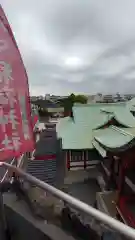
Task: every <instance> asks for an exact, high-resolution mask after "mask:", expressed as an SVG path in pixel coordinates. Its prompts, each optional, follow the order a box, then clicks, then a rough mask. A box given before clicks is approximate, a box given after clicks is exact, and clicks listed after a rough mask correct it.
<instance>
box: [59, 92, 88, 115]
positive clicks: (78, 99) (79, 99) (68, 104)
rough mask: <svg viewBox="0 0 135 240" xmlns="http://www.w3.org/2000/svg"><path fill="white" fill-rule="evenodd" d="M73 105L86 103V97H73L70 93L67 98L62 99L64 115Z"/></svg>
mask: <svg viewBox="0 0 135 240" xmlns="http://www.w3.org/2000/svg"><path fill="white" fill-rule="evenodd" d="M74 103H82V104H85V103H87V97H86V96H84V95H75V94H74V93H71V94H70V95H69V96H68V98H66V99H64V101H63V106H64V110H65V112H66V113H68V112H71V111H72V107H73V105H74Z"/></svg>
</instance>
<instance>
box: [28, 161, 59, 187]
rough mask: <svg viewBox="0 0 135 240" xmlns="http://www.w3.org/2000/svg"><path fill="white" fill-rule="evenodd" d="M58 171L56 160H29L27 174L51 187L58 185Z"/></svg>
mask: <svg viewBox="0 0 135 240" xmlns="http://www.w3.org/2000/svg"><path fill="white" fill-rule="evenodd" d="M56 170H57V165H56V159H52V160H51V159H49V160H28V164H27V173H29V174H31V175H32V176H34V177H36V178H38V179H40V180H41V181H43V182H47V183H49V184H50V185H55V184H56Z"/></svg>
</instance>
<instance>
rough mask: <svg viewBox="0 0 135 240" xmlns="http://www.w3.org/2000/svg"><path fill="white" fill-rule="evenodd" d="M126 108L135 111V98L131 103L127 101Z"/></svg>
mask: <svg viewBox="0 0 135 240" xmlns="http://www.w3.org/2000/svg"><path fill="white" fill-rule="evenodd" d="M126 106H127V108H128V109H130V110H131V111H135V98H132V99H131V100H130V101H127V103H126Z"/></svg>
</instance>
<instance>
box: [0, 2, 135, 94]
mask: <svg viewBox="0 0 135 240" xmlns="http://www.w3.org/2000/svg"><path fill="white" fill-rule="evenodd" d="M0 2H1V4H2V6H3V7H4V10H5V12H6V14H7V16H8V19H9V21H10V23H11V26H12V29H13V32H14V35H15V38H16V41H17V43H18V46H19V49H20V51H21V54H22V57H23V60H24V63H25V66H26V69H27V72H28V77H29V83H30V90H31V94H45V93H47V92H50V93H54V94H67V93H71V92H79V93H80V92H84V93H96V92H104V93H105V92H106V93H107V92H118V91H120V92H123V93H124V92H134V91H135V15H134V9H135V1H134V0H119V1H118V0H102V1H99V0H83V1H82V0H74V1H73V0H64V1H63V0H44V1H35V0H29V1H26V0H23V1H21V2H20V1H18V0H12V3H11V1H9V0H0Z"/></svg>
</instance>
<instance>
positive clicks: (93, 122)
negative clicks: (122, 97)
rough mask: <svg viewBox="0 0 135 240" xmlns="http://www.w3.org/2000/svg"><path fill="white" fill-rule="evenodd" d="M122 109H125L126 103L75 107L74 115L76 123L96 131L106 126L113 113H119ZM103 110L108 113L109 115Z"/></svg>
mask: <svg viewBox="0 0 135 240" xmlns="http://www.w3.org/2000/svg"><path fill="white" fill-rule="evenodd" d="M121 109H125V103H119V104H116V103H111V104H104V103H99V104H98V103H95V104H83V105H76V106H74V107H73V115H74V120H75V122H76V123H79V124H81V125H85V126H89V127H90V128H91V129H95V128H97V127H98V126H100V125H104V124H106V123H107V122H108V120H110V117H111V115H112V113H114V112H116V111H117V112H119V111H121ZM103 110H104V111H107V112H108V114H107V113H106V112H104V111H103Z"/></svg>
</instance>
